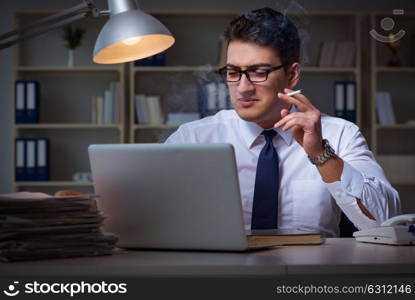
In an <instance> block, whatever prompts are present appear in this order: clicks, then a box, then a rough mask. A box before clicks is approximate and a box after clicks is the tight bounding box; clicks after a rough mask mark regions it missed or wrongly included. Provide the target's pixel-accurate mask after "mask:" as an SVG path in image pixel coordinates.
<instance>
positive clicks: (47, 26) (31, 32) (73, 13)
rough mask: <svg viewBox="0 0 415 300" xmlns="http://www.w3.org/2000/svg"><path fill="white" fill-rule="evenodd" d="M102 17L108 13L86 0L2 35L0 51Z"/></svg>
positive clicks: (91, 1) (91, 0)
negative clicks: (83, 21)
mask: <svg viewBox="0 0 415 300" xmlns="http://www.w3.org/2000/svg"><path fill="white" fill-rule="evenodd" d="M102 15H106V11H103V12H100V11H99V10H98V8H96V6H95V3H94V1H93V0H84V1H83V3H81V4H78V5H76V6H74V7H71V8H68V9H66V10H64V11H61V12H58V13H56V14H53V15H51V16H48V17H45V18H42V19H40V20H37V21H35V22H33V23H31V24H29V25H27V26H24V27H21V28H18V29H15V30H12V31H10V32H7V33H4V34H2V35H0V50H1V49H5V48H8V47H10V46H12V45H14V44H17V43H20V42H21V41H24V40H27V39H30V38H32V37H35V36H38V35H41V34H43V33H46V32H48V31H51V30H54V29H56V28H59V27H63V26H65V25H68V24H71V23H73V22H76V21H78V20H81V19H84V18H87V17H100V16H102ZM13 36H14V38H13ZM7 39H9V41H6V42H3V43H2V41H3V40H7Z"/></svg>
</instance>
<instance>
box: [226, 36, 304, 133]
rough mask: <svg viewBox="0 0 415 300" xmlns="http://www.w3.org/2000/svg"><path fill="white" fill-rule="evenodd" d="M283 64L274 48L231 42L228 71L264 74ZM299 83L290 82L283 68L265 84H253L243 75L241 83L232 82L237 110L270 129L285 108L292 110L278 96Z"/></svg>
mask: <svg viewBox="0 0 415 300" xmlns="http://www.w3.org/2000/svg"><path fill="white" fill-rule="evenodd" d="M281 64H282V62H281V59H280V58H279V57H278V55H276V53H275V51H274V50H273V49H271V48H268V47H264V46H260V45H257V44H254V43H251V42H244V41H238V40H235V41H231V42H230V43H229V46H228V59H227V66H228V68H235V69H236V70H237V69H241V70H246V69H249V70H253V69H255V68H257V70H259V71H260V72H261V71H263V70H267V69H268V68H270V67H275V66H279V65H281ZM297 65H298V64H297ZM288 69H290V67H289V68H288ZM252 79H253V78H252V76H251V80H252ZM296 83H297V82H296V81H295V82H293V80H291V79H290V76H289V75H287V73H286V71H285V70H284V68H280V69H278V70H276V71H273V72H270V73H269V74H268V78H267V80H265V81H263V82H252V81H250V80H249V79H248V78H247V77H246V75H245V74H242V77H241V79H240V80H239V81H238V82H228V86H229V92H230V96H231V100H232V104H233V107H234V108H235V110H236V112H237V113H238V115H239V116H240V117H241V118H242V119H244V120H246V121H250V122H255V123H257V124H258V125H260V126H261V127H263V128H270V127H272V126H273V125H274V123H275V122H277V121H278V120H279V119H280V118H281V115H280V112H281V109H283V108H289V105H288V104H287V103H285V102H283V101H282V100H280V99H279V98H278V96H277V93H278V92H283V91H284V88H292V87H294V86H295V84H296Z"/></svg>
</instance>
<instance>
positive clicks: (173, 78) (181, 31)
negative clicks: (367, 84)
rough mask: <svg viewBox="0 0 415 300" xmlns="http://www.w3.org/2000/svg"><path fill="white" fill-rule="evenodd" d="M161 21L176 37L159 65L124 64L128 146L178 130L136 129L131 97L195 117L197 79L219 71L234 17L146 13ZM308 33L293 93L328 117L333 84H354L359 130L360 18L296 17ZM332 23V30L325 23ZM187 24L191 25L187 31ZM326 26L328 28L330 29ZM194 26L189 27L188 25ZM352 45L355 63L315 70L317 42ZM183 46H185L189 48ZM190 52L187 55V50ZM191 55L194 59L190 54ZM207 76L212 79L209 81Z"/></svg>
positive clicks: (331, 110)
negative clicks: (155, 100)
mask: <svg viewBox="0 0 415 300" xmlns="http://www.w3.org/2000/svg"><path fill="white" fill-rule="evenodd" d="M150 13H152V14H153V15H155V16H156V17H157V18H158V19H159V20H161V21H162V22H163V23H164V24H166V26H167V27H168V28H169V29H170V30H171V31H172V33H173V35H174V36H175V37H176V44H175V45H173V47H172V48H171V49H169V50H168V51H167V53H166V64H165V66H134V64H133V63H131V64H130V74H129V75H130V79H129V82H130V96H129V111H130V116H129V119H130V122H129V128H130V136H129V141H130V143H136V142H163V141H164V140H165V139H166V138H167V137H168V136H169V135H170V134H171V133H172V132H173V131H174V130H175V129H176V128H177V127H178V126H172V125H146V124H136V116H135V114H136V113H135V107H134V96H135V95H136V94H140V93H142V94H149V95H153V94H155V95H159V96H160V98H161V102H162V108H163V111H164V114H167V113H168V112H198V105H197V103H198V94H197V89H196V88H195V86H196V85H197V83H198V80H200V79H205V78H214V77H213V76H212V75H210V74H211V73H212V71H213V70H216V69H218V67H220V66H219V65H218V63H219V59H218V56H219V52H220V46H219V40H220V36H221V34H222V33H223V30H224V28H225V27H226V25H227V24H228V23H229V21H230V20H231V19H232V18H234V17H235V16H238V15H239V14H240V12H236V11H235V12H213V11H211V12H196V11H193V12H170V11H169V12H162V11H155V12H150ZM300 19H302V20H303V21H304V23H305V24H306V25H305V26H306V27H304V29H307V30H309V29H310V28H311V29H310V31H311V33H310V34H311V36H310V37H311V38H310V39H309V40H310V42H309V44H306V45H305V47H307V51H306V59H305V61H304V63H303V64H302V68H301V70H302V77H301V80H300V83H299V85H298V88H301V89H303V90H304V93H305V94H306V95H307V96H308V97H309V98H310V99H311V100H312V101H313V103H315V104H316V105H317V107H319V109H320V110H321V111H322V112H324V113H328V114H331V115H332V114H333V113H334V103H333V102H334V99H333V94H334V91H333V90H334V82H335V81H350V80H353V81H355V82H356V91H357V93H356V99H355V100H356V120H357V121H356V123H357V124H358V125H359V126H360V125H361V93H360V90H361V68H360V66H361V54H360V51H359V49H360V15H359V14H358V13H344V12H330V13H327V12H314V13H309V14H307V15H306V16H300ZM332 22H335V24H334V25H335V26H334V25H333V24H331V23H332ZM188 24H192V26H189V25H188ZM330 24H331V25H330ZM193 25H194V26H193ZM327 39H331V40H345V39H347V40H352V41H353V42H354V43H355V46H356V47H355V49H356V50H355V54H354V55H355V62H354V65H353V66H351V67H319V66H318V63H317V61H318V55H319V49H320V45H321V43H322V42H323V41H325V40H327ZM189 45H191V46H190V47H189ZM189 50H191V51H189ZM195 53H197V55H195ZM210 76H212V77H210Z"/></svg>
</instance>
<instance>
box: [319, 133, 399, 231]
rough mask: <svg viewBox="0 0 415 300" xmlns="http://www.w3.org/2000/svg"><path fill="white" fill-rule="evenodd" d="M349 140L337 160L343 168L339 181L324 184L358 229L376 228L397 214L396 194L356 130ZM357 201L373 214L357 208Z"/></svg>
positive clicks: (397, 197) (397, 200)
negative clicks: (340, 160)
mask: <svg viewBox="0 0 415 300" xmlns="http://www.w3.org/2000/svg"><path fill="white" fill-rule="evenodd" d="M351 130H352V131H351V134H350V135H349V136H350V138H346V137H345V138H346V140H348V142H346V144H345V145H344V146H343V147H339V154H338V155H339V157H340V158H341V159H343V162H344V167H343V172H342V174H341V179H340V181H337V182H333V183H327V188H328V190H329V191H330V193H331V195H332V196H333V198H334V199H335V200H336V202H337V205H338V206H339V207H340V208H341V210H342V211H343V212H344V213H345V215H346V216H347V217H348V218H349V220H350V221H351V222H352V223H353V224H354V225H355V226H356V227H357V228H358V229H359V230H361V229H368V228H373V227H376V226H379V225H380V224H381V223H382V222H384V221H385V220H387V219H389V218H391V217H393V216H395V215H398V214H400V200H399V195H398V193H397V191H396V190H395V189H394V188H393V187H392V186H391V185H390V183H389V182H388V180H387V179H386V178H385V175H384V173H383V170H382V168H381V167H380V166H379V164H378V163H377V162H376V160H375V158H374V156H373V154H372V152H371V151H370V150H369V149H368V147H367V144H366V140H365V138H364V137H363V135H362V134H361V133H360V131H359V130H358V128H357V127H356V128H352V129H351ZM356 198H358V199H360V200H361V201H362V204H363V205H364V206H365V207H366V208H367V209H368V211H369V212H370V213H371V214H372V215H373V217H374V218H375V220H372V219H370V218H368V217H367V216H366V215H365V214H364V213H363V212H362V211H361V209H360V208H359V206H358V204H357V201H356Z"/></svg>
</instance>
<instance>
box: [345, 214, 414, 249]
mask: <svg viewBox="0 0 415 300" xmlns="http://www.w3.org/2000/svg"><path fill="white" fill-rule="evenodd" d="M353 236H354V237H355V238H356V241H359V242H366V243H377V244H391V245H415V214H406V215H401V216H396V217H393V218H390V219H389V220H386V221H385V222H383V223H382V224H381V225H380V227H377V228H371V229H364V230H360V231H356V232H354V233H353Z"/></svg>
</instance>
